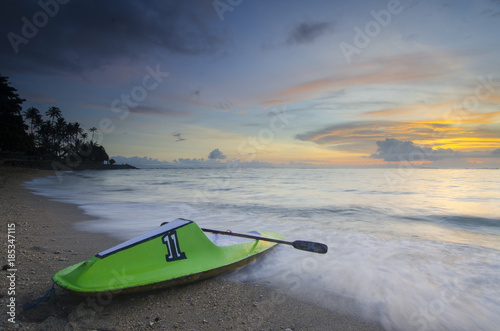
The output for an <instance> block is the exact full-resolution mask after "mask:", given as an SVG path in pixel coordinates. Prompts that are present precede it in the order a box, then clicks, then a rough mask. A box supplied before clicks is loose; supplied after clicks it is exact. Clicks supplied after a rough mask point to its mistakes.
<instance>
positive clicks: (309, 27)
mask: <svg viewBox="0 0 500 331" xmlns="http://www.w3.org/2000/svg"><path fill="white" fill-rule="evenodd" d="M333 25H334V23H333V22H302V23H299V24H296V25H295V26H293V27H292V29H291V31H290V33H289V35H288V39H287V44H289V45H290V44H306V43H311V42H313V41H314V40H315V39H316V38H318V37H319V36H321V35H323V34H325V33H326V32H328V30H329V29H330V28H332V27H333Z"/></svg>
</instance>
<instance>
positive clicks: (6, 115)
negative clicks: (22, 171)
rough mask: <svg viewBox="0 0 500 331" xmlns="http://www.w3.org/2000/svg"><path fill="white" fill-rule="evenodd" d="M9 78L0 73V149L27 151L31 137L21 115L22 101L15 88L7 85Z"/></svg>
mask: <svg viewBox="0 0 500 331" xmlns="http://www.w3.org/2000/svg"><path fill="white" fill-rule="evenodd" d="M8 80H9V78H8V77H5V76H2V75H1V74H0V150H1V151H5V150H10V151H28V150H30V149H31V148H32V146H31V139H30V138H29V136H28V134H27V133H26V130H27V129H28V126H27V125H26V124H24V121H23V117H22V115H21V110H22V107H21V105H22V103H23V102H24V101H25V100H24V99H21V98H20V97H19V95H18V94H17V93H16V92H17V90H16V89H15V88H14V87H12V86H10V85H9V81H8Z"/></svg>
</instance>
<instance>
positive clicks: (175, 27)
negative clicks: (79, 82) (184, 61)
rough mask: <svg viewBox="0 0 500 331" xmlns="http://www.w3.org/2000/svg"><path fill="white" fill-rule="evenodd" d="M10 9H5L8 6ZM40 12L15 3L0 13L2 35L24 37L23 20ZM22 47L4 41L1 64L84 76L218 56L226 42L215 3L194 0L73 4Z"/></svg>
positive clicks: (32, 4)
mask: <svg viewBox="0 0 500 331" xmlns="http://www.w3.org/2000/svg"><path fill="white" fill-rule="evenodd" d="M5 6H7V5H4V7H5ZM37 12H42V13H44V11H43V10H42V8H41V7H40V6H39V5H38V2H37V1H13V2H12V3H9V5H8V8H3V10H2V11H1V13H0V32H1V33H2V35H3V36H7V34H9V33H10V32H12V33H15V34H17V35H19V36H22V35H23V33H22V30H23V24H24V23H23V21H22V18H23V17H24V18H27V20H28V21H33V15H34V14H35V13H37ZM54 13H55V14H54V15H53V17H49V18H48V20H47V23H46V24H45V25H43V26H41V27H39V28H37V32H36V33H34V36H33V37H30V38H28V42H27V43H26V44H25V43H21V44H19V45H18V50H19V51H18V53H17V54H16V53H15V52H14V47H13V46H12V43H11V42H10V41H9V40H8V38H2V41H1V44H0V59H1V61H2V64H4V65H5V66H7V67H9V68H11V70H18V71H21V70H23V71H35V72H54V71H55V72H61V71H62V72H65V73H73V74H82V73H84V72H85V71H87V70H97V69H99V68H102V67H104V66H107V65H110V64H112V63H116V61H124V62H127V63H132V62H137V61H140V60H144V59H145V57H147V58H150V57H151V56H158V54H161V53H165V52H167V53H173V54H181V55H191V56H196V55H201V54H212V53H214V52H217V51H218V50H219V49H220V47H221V45H223V44H224V43H225V41H226V34H225V32H224V30H223V28H222V27H220V25H215V24H212V21H215V20H216V19H217V17H216V15H215V12H214V11H213V8H212V6H211V4H208V3H207V4H205V3H203V2H195V1H170V2H166V1H154V2H153V1H151V2H148V3H147V5H146V4H145V3H143V2H141V1H133V0H124V1H120V3H119V4H118V3H116V2H108V1H105V2H99V1H86V2H81V1H71V2H69V3H67V4H65V5H59V6H58V9H57V11H55V9H54Z"/></svg>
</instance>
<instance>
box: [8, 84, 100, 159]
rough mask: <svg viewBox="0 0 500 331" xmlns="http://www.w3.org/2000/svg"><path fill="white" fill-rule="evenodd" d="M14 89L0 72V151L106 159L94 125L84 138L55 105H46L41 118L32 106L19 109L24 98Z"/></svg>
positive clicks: (44, 156)
mask: <svg viewBox="0 0 500 331" xmlns="http://www.w3.org/2000/svg"><path fill="white" fill-rule="evenodd" d="M16 92H17V90H16V89H15V88H13V87H11V86H10V85H9V82H8V77H4V76H2V75H0V151H7V150H9V151H11V152H17V151H21V152H29V155H33V156H36V157H37V158H39V157H41V158H46V157H47V156H49V157H50V158H52V159H58V160H60V161H63V160H80V161H79V162H81V161H91V162H97V163H102V162H104V161H109V156H108V154H107V153H106V150H105V149H104V147H103V146H99V145H98V144H97V143H95V142H94V133H95V132H97V131H98V129H97V128H96V127H91V128H90V129H89V131H90V132H91V133H92V140H91V141H90V142H87V138H88V134H87V133H86V132H85V130H83V128H82V127H81V125H80V123H78V122H67V121H66V120H65V119H64V117H63V116H62V112H61V110H60V109H59V108H58V107H55V106H53V107H50V108H49V109H48V110H47V111H46V112H45V116H46V118H47V119H45V120H44V118H43V117H42V115H41V114H40V112H39V110H38V109H36V108H34V107H30V108H28V109H26V110H25V111H24V112H21V111H22V106H21V105H22V103H23V102H24V101H25V100H24V99H21V98H20V97H19V95H18V94H17V93H16ZM23 115H24V118H23ZM25 121H26V123H27V124H29V125H27V124H26V123H25ZM79 137H81V138H82V139H83V141H82V140H81V139H79ZM68 162H69V161H68Z"/></svg>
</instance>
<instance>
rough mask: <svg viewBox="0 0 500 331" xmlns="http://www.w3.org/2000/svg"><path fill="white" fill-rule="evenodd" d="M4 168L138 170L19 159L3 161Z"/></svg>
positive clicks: (128, 165)
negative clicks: (72, 165)
mask: <svg viewBox="0 0 500 331" xmlns="http://www.w3.org/2000/svg"><path fill="white" fill-rule="evenodd" d="M2 164H3V165H4V166H8V167H13V168H30V169H41V170H56V171H65V170H68V171H69V170H120V169H138V168H136V167H134V166H131V165H130V164H113V165H111V164H104V163H101V162H88V161H85V162H81V163H79V164H78V165H77V166H74V167H70V166H67V165H65V164H64V163H61V162H58V161H50V160H20V159H4V160H3V162H2Z"/></svg>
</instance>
